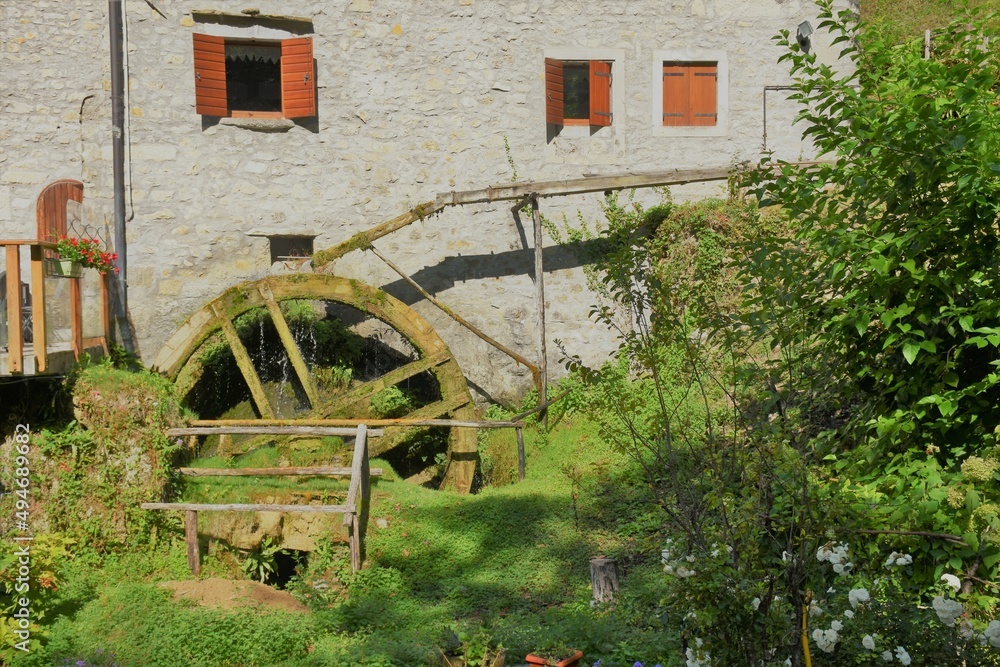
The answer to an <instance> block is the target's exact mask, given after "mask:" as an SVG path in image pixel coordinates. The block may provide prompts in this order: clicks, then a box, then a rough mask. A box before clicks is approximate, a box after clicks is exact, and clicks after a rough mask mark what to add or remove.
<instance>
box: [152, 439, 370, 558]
mask: <svg viewBox="0 0 1000 667" xmlns="http://www.w3.org/2000/svg"><path fill="white" fill-rule="evenodd" d="M207 430H210V429H206V428H204V427H202V428H174V429H170V430H169V431H168V434H169V435H170V436H184V435H204V434H205V433H206V431H207ZM227 430H228V431H231V429H225V428H217V429H214V430H213V431H212V432H213V433H219V434H221V433H223V432H226V431H227ZM272 430H273V429H272ZM314 430H322V432H323V433H322V434H323V435H340V436H344V435H353V436H354V461H353V463H352V465H351V467H350V469H345V468H340V467H336V466H329V467H325V466H324V467H318V466H317V467H312V468H244V469H240V468H226V469H218V468H216V469H211V468H181V469H180V472H181V474H182V475H192V476H204V475H213V474H214V475H254V476H270V475H275V476H277V475H317V476H342V475H344V474H349V475H350V476H351V484H350V487H349V488H348V490H347V499H346V500H345V501H344V504H343V505H274V504H260V503H229V504H209V503H142V505H141V507H142V509H144V510H182V511H183V512H184V538H185V540H186V542H187V557H188V566H189V567H190V568H191V572H192V573H194V574H195V575H197V574H200V573H201V553H200V549H199V544H198V512H219V511H228V512H322V513H327V514H330V513H334V514H343V515H344V526H345V527H346V528H347V541H348V545H349V546H350V551H351V568H352V569H353V570H354V571H355V572H357V571H358V570H360V569H361V565H362V563H364V559H365V535H366V534H367V532H368V509H369V504H370V501H371V479H370V477H371V476H372V475H380V474H382V471H381V469H378V468H376V469H375V470H370V469H369V467H368V436H369V435H371V436H373V437H377V436H381V435H382V431H380V430H374V429H373V430H371V431H369V430H368V427H367V426H366V425H364V424H359V425H358V427H357V430H355V429H351V428H323V429H314ZM268 432H271V430H269V429H268V428H266V427H260V428H245V429H241V430H240V431H239V433H268Z"/></svg>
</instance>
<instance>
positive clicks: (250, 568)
mask: <svg viewBox="0 0 1000 667" xmlns="http://www.w3.org/2000/svg"><path fill="white" fill-rule="evenodd" d="M279 551H281V547H280V546H279V545H277V544H275V543H274V542H273V540H272V539H271V538H270V536H268V537H265V538H264V540H263V541H262V542H261V543H260V545H259V546H258V547H257V548H256V549H254V550H252V551H248V552H247V553H246V554H245V555H244V557H243V562H242V563H240V569H241V570H243V574H245V575H246V576H248V577H250V578H251V579H259V580H260V583H262V584H263V583H264V582H265V581H266V580H267V578H268V577H270V576H271V575H273V574H274V573H275V568H276V565H275V556H276V555H277V554H278V552H279Z"/></svg>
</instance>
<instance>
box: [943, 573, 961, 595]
mask: <svg viewBox="0 0 1000 667" xmlns="http://www.w3.org/2000/svg"><path fill="white" fill-rule="evenodd" d="M941 581H943V582H944V583H946V584H948V585H949V586H951V587H952V589H953V590H954V591H955V592H956V593H957V592H958V591H959V589H960V588H962V581H961V580H960V579H959V578H958V577H956V576H955V575H953V574H942V575H941Z"/></svg>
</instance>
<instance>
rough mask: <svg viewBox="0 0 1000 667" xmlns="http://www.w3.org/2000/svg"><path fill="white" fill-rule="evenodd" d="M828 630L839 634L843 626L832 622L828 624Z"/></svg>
mask: <svg viewBox="0 0 1000 667" xmlns="http://www.w3.org/2000/svg"><path fill="white" fill-rule="evenodd" d="M830 629H831V630H834V631H836V632H840V631H841V630H843V629H844V624H843V623H841V622H840V621H834V622H833V623H831V624H830Z"/></svg>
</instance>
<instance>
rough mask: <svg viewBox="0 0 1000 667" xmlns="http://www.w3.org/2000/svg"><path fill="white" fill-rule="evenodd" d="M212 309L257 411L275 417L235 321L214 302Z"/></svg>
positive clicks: (266, 416) (268, 417)
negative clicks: (237, 330)
mask: <svg viewBox="0 0 1000 667" xmlns="http://www.w3.org/2000/svg"><path fill="white" fill-rule="evenodd" d="M212 311H213V312H214V313H215V318H216V320H218V322H219V326H220V327H222V333H223V334H224V335H225V337H226V342H227V343H229V347H230V349H232V351H233V357H234V358H235V359H236V365H237V366H238V367H239V369H240V373H242V374H243V379H244V380H246V383H247V386H248V387H250V394H251V395H252V396H253V402H254V403H255V404H256V405H257V411H258V412H260V414H261V416H262V417H264V418H265V419H274V408H272V407H271V402H270V401H269V400H268V398H267V393H265V391H264V385H263V384H261V382H260V376H258V375H257V369H255V368H254V367H253V360H252V359H251V358H250V354H249V353H248V352H247V349H246V347H244V345H243V341H241V340H240V335H239V334H238V333H237V332H236V327H234V326H233V323H232V322H230V321H229V318H227V317H226V315H225V313H224V312H222V310H221V309H220V308H219V306H218V305H216V304H214V303H213V304H212Z"/></svg>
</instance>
